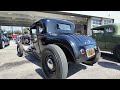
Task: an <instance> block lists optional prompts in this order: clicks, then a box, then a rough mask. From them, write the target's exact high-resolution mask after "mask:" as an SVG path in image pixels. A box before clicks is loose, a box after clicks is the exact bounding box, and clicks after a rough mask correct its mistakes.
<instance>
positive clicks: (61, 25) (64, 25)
mask: <svg viewBox="0 0 120 90" xmlns="http://www.w3.org/2000/svg"><path fill="white" fill-rule="evenodd" d="M57 29H60V30H69V31H70V30H71V26H70V25H69V24H60V23H59V24H57Z"/></svg>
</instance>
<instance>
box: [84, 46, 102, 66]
mask: <svg viewBox="0 0 120 90" xmlns="http://www.w3.org/2000/svg"><path fill="white" fill-rule="evenodd" d="M100 57H101V52H100V49H99V48H98V51H97V52H96V56H95V57H93V58H91V59H89V60H87V61H84V62H83V64H87V65H93V64H95V63H97V62H98V60H99V59H100Z"/></svg>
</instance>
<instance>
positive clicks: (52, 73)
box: [17, 18, 100, 79]
mask: <svg viewBox="0 0 120 90" xmlns="http://www.w3.org/2000/svg"><path fill="white" fill-rule="evenodd" d="M74 30H75V24H74V23H72V22H69V21H65V20H59V19H51V18H46V19H41V20H38V21H37V22H35V23H33V24H32V25H31V26H30V30H29V31H30V40H31V41H30V46H31V49H32V50H31V51H32V52H33V53H34V55H36V56H37V57H39V58H41V64H42V69H43V73H44V75H45V78H47V79H65V78H66V77H67V74H68V62H73V63H84V64H87V65H93V64H95V63H97V62H98V60H99V57H100V50H99V47H98V46H97V45H96V42H95V40H94V39H93V38H92V37H89V36H85V35H80V34H76V33H74ZM23 51H25V49H24V45H23V44H22V43H21V42H19V43H18V45H17V53H18V56H19V57H22V56H23Z"/></svg>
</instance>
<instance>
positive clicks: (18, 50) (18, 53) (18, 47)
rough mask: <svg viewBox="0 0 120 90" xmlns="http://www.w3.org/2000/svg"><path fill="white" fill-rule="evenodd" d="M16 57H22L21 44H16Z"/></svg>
mask: <svg viewBox="0 0 120 90" xmlns="http://www.w3.org/2000/svg"><path fill="white" fill-rule="evenodd" d="M17 55H18V56H19V57H22V56H23V48H22V45H21V44H18V45H17Z"/></svg>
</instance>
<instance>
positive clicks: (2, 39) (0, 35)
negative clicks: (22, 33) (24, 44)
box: [0, 30, 10, 49]
mask: <svg viewBox="0 0 120 90" xmlns="http://www.w3.org/2000/svg"><path fill="white" fill-rule="evenodd" d="M9 44H10V40H9V38H7V37H6V33H4V32H3V31H2V30H0V49H3V48H5V47H6V46H8V45H9Z"/></svg>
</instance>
